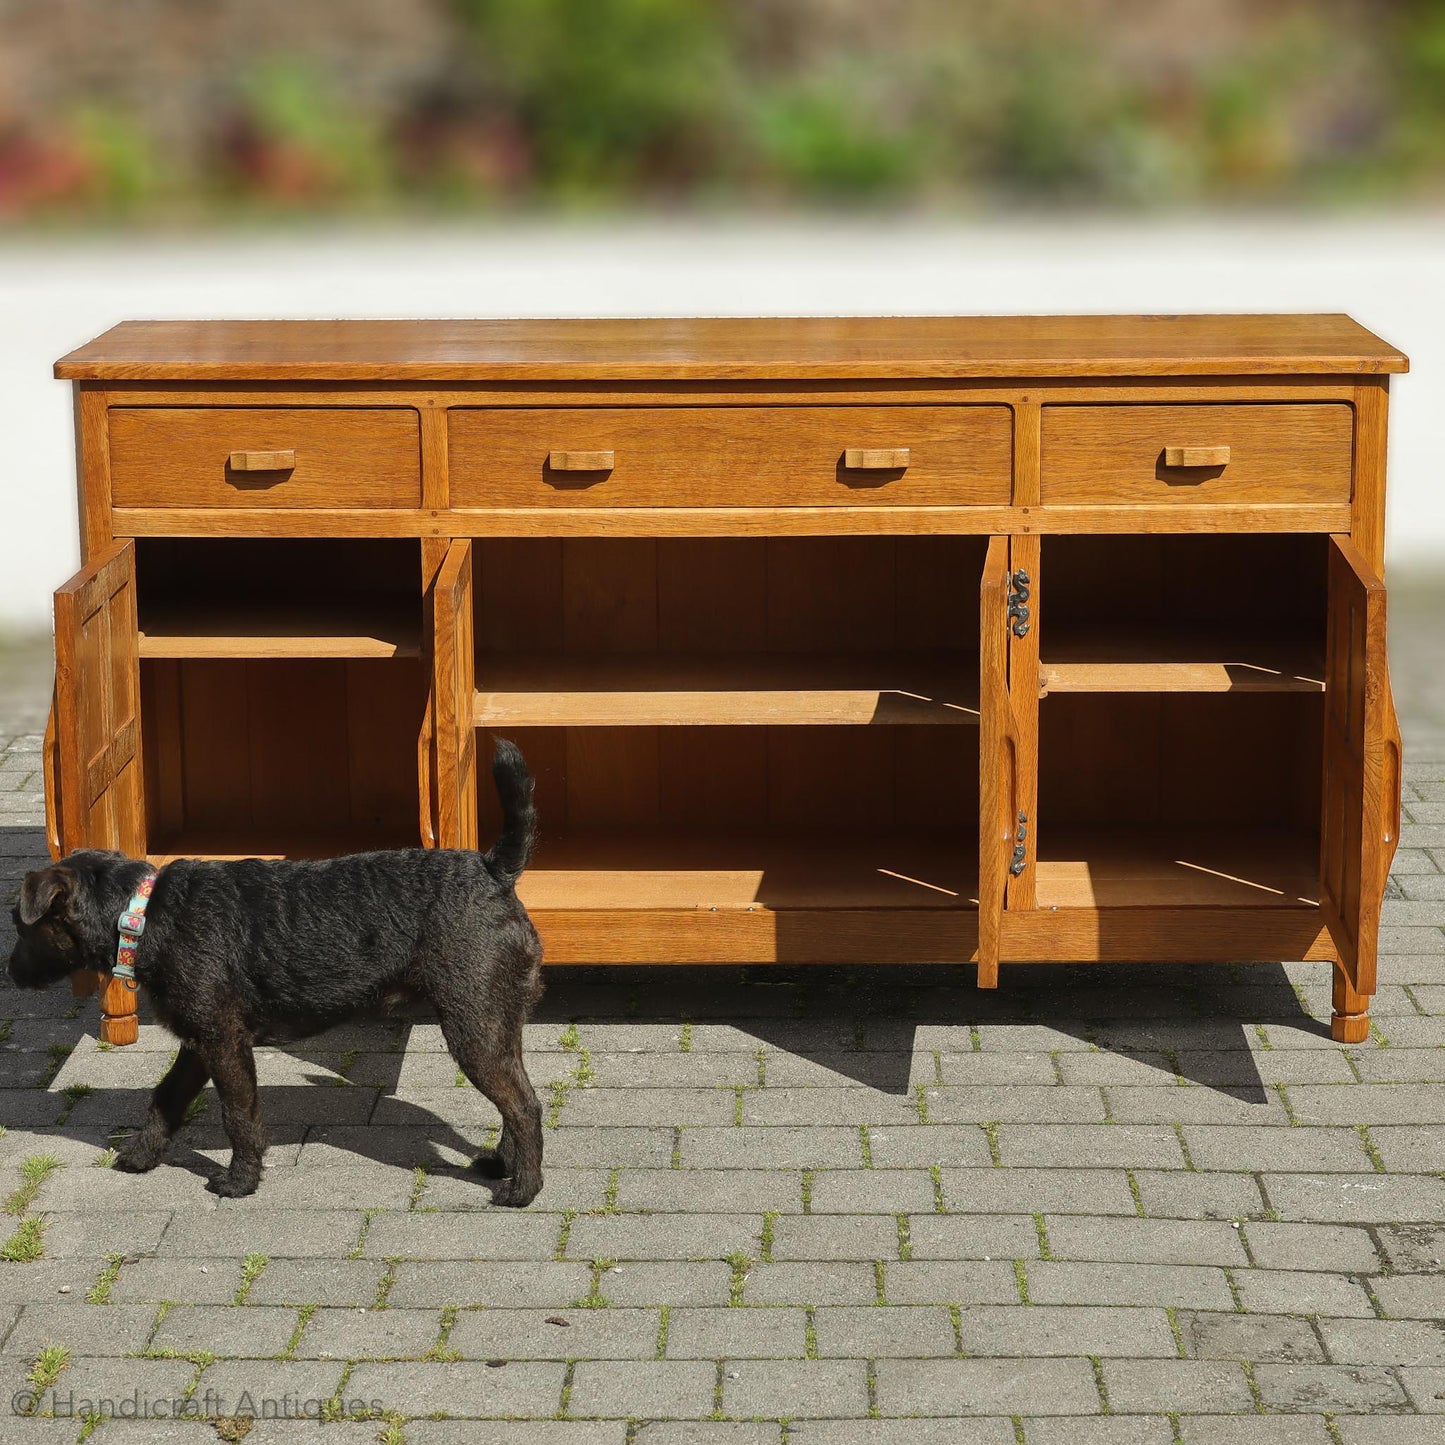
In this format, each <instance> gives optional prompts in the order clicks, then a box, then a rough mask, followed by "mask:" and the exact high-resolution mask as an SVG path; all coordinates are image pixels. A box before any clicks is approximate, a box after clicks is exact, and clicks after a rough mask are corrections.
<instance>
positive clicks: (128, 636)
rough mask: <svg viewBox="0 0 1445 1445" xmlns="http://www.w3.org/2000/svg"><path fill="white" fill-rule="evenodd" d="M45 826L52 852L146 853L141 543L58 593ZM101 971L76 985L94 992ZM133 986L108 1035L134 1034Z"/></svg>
mask: <svg viewBox="0 0 1445 1445" xmlns="http://www.w3.org/2000/svg"><path fill="white" fill-rule="evenodd" d="M45 761H46V768H47V774H48V776H47V798H46V818H47V832H48V833H50V834H51V837H50V846H51V848H52V851H55V850H58V851H59V852H60V853H62V854H64V853H70V852H74V851H75V849H77V848H115V849H118V850H119V851H120V852H122V853H128V854H129V855H130V856H131V857H133V858H141V857H144V856H145V844H146V827H145V784H144V769H143V766H142V762H141V751H140V643H139V638H138V635H137V631H136V600H135V545H134V543H132V542H128V541H127V542H116V543H113V544H112V545H111V546H109V547H107V548H106V549H105V550H104V551H103V552H102V553H101V554H100V556H99V557H97V558H96V559H95V561H93V562H92V563H90V564H89V565H88V566H86V567H83V568H82V569H81V570H80V571H79V572H77V573H76V574H75V576H74V577H72V578H71V579H70V581H69V582H67V583H66V584H65V586H64V587H62V588H61V589H60V590H59V591H58V592H57V593H56V594H55V705H54V709H53V712H52V723H51V725H50V726H48V727H47V729H46V759H45ZM97 983H98V979H97V978H96V977H95V975H90V974H85V975H77V976H76V977H75V978H74V979H73V981H72V987H73V989H74V991H75V992H76V993H78V994H85V993H89V992H91V991H92V990H93V989H94V987H95V986H96V984H97ZM135 1008H136V1001H135V994H134V992H133V991H132V990H130V989H128V988H126V987H125V985H124V984H122V983H119V982H117V981H116V980H114V979H112V980H111V981H110V982H108V983H107V984H106V986H105V988H104V990H103V991H102V993H101V1015H102V1016H101V1026H100V1036H101V1039H102V1040H103V1041H104V1042H106V1043H111V1044H129V1043H134V1042H135V1039H136V1036H137V1035H136V1017H135Z"/></svg>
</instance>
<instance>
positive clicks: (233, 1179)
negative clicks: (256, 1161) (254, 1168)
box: [206, 1169, 261, 1199]
mask: <svg viewBox="0 0 1445 1445" xmlns="http://www.w3.org/2000/svg"><path fill="white" fill-rule="evenodd" d="M260 1182H261V1176H260V1175H259V1174H257V1173H254V1172H251V1171H249V1170H248V1171H246V1172H244V1173H241V1174H238V1173H237V1172H236V1171H235V1170H234V1169H228V1170H226V1172H225V1173H224V1174H217V1175H215V1176H214V1177H213V1178H211V1179H208V1180H207V1181H206V1188H207V1189H209V1190H210V1191H211V1193H212V1194H219V1195H220V1196H221V1198H222V1199H243V1198H245V1196H246V1195H248V1194H254V1193H255V1192H256V1186H257V1185H258V1184H259V1183H260Z"/></svg>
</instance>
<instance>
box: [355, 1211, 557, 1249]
mask: <svg viewBox="0 0 1445 1445" xmlns="http://www.w3.org/2000/svg"><path fill="white" fill-rule="evenodd" d="M558 1230H559V1225H558V1223H557V1220H556V1219H555V1218H552V1217H550V1216H548V1215H545V1214H530V1215H529V1214H513V1213H508V1214H503V1213H496V1214H473V1213H463V1214H429V1213H414V1214H397V1213H385V1214H378V1215H377V1216H376V1217H375V1218H373V1219H372V1221H371V1227H370V1228H369V1229H368V1230H367V1232H366V1239H365V1241H364V1243H363V1245H362V1252H363V1253H364V1254H365V1255H366V1256H367V1257H368V1258H370V1259H391V1258H400V1259H508V1260H510V1259H548V1258H550V1257H551V1255H552V1252H553V1250H554V1249H555V1248H556V1244H557V1237H558Z"/></svg>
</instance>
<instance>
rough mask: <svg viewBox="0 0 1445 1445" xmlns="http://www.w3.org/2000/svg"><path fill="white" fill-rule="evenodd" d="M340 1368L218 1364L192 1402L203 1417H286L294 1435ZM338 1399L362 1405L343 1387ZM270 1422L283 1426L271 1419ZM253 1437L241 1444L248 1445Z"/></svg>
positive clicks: (336, 1381)
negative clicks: (341, 1397) (245, 1443)
mask: <svg viewBox="0 0 1445 1445" xmlns="http://www.w3.org/2000/svg"><path fill="white" fill-rule="evenodd" d="M343 1369H344V1366H343V1365H342V1364H341V1363H340V1362H339V1361H334V1362H333V1361H327V1362H323V1361H320V1360H218V1361H216V1363H215V1364H213V1365H208V1366H207V1367H206V1369H205V1370H204V1371H202V1373H201V1377H200V1379H199V1381H198V1382H197V1385H196V1390H195V1394H194V1396H193V1399H194V1400H195V1401H196V1406H197V1408H198V1409H199V1411H200V1413H201V1414H202V1415H203V1416H216V1415H223V1416H224V1415H254V1416H256V1417H258V1418H259V1417H262V1416H264V1415H271V1416H273V1417H276V1416H281V1417H285V1416H288V1415H289V1416H290V1418H289V1419H285V1420H284V1424H285V1427H286V1429H287V1430H288V1431H289V1432H290V1433H291V1434H292V1435H293V1436H294V1434H295V1433H296V1432H297V1430H298V1427H299V1425H300V1420H299V1419H298V1417H300V1418H302V1419H304V1418H305V1417H308V1416H309V1417H310V1418H311V1419H312V1420H315V1419H317V1418H318V1417H319V1416H320V1414H321V1410H322V1407H323V1406H324V1404H325V1402H326V1401H327V1400H330V1399H331V1398H332V1397H333V1396H334V1395H335V1394H336V1390H337V1387H338V1386H339V1385H340V1384H341V1375H342V1370H343ZM343 1398H344V1400H345V1401H346V1402H347V1403H348V1404H351V1405H358V1406H359V1405H362V1404H363V1402H364V1401H366V1400H367V1397H365V1396H359V1395H357V1394H356V1393H355V1392H354V1391H352V1390H351V1389H350V1388H349V1387H348V1389H347V1390H346V1391H345V1393H344V1397H343ZM272 1423H275V1424H277V1425H280V1424H282V1423H283V1421H282V1420H280V1419H273V1422H272ZM206 1433H210V1432H209V1431H207V1432H206ZM254 1433H255V1432H254V1431H253V1432H252V1434H249V1435H247V1436H246V1439H247V1440H248V1441H250V1440H252V1439H253V1438H254ZM102 1438H103V1437H102ZM203 1438H204V1437H203ZM197 1445H199V1442H197ZM207 1445H209V1442H207Z"/></svg>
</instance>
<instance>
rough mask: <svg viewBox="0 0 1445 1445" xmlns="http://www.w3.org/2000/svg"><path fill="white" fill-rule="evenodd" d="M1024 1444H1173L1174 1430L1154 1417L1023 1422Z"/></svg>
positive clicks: (1167, 1423) (1117, 1416) (1112, 1417)
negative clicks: (1061, 1442) (1063, 1442)
mask: <svg viewBox="0 0 1445 1445" xmlns="http://www.w3.org/2000/svg"><path fill="white" fill-rule="evenodd" d="M1023 1427H1024V1441H1025V1445H1056V1442H1058V1441H1061V1440H1067V1441H1068V1442H1069V1445H1173V1441H1174V1430H1173V1427H1172V1426H1171V1425H1170V1423H1169V1421H1168V1420H1167V1419H1164V1418H1163V1417H1161V1416H1157V1415H1110V1416H1099V1417H1096V1418H1089V1417H1080V1418H1077V1419H1072V1420H1058V1419H1043V1420H1025V1421H1024V1422H1023Z"/></svg>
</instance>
